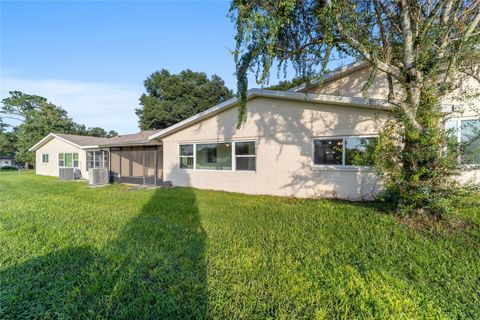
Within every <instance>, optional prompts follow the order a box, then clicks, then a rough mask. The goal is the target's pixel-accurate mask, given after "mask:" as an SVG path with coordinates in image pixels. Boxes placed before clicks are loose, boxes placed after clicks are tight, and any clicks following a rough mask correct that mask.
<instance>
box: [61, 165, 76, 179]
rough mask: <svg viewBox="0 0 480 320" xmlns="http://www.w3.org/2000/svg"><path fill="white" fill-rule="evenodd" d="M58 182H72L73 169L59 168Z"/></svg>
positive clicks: (73, 176)
mask: <svg viewBox="0 0 480 320" xmlns="http://www.w3.org/2000/svg"><path fill="white" fill-rule="evenodd" d="M58 177H59V178H60V180H73V179H74V178H75V175H74V169H73V168H60V169H59V172H58Z"/></svg>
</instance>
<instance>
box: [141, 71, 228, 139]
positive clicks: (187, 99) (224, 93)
mask: <svg viewBox="0 0 480 320" xmlns="http://www.w3.org/2000/svg"><path fill="white" fill-rule="evenodd" d="M145 89H146V91H147V92H146V93H144V94H142V96H141V97H140V105H142V107H141V108H138V109H136V110H135V112H136V114H137V116H138V117H139V125H140V128H141V129H143V130H147V129H163V128H166V127H168V126H171V125H173V124H175V123H178V122H180V121H182V120H184V119H186V118H188V117H191V116H193V115H195V114H197V113H199V112H202V111H204V110H206V109H208V108H210V107H213V106H215V105H216V104H219V103H221V102H224V101H226V100H228V99H230V98H231V97H233V93H232V91H231V90H230V89H228V88H227V87H226V86H225V83H224V82H223V80H222V79H221V78H220V77H219V76H217V75H213V76H212V77H211V78H210V79H209V78H208V77H207V75H206V74H205V73H203V72H194V71H191V70H188V69H187V70H184V71H182V72H180V73H179V74H170V72H168V71H167V70H165V69H162V70H161V71H156V72H154V73H152V74H151V75H150V77H148V78H147V79H146V80H145Z"/></svg>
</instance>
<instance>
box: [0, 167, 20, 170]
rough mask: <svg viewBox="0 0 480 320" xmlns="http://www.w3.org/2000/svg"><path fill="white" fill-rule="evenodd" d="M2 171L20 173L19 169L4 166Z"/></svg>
mask: <svg viewBox="0 0 480 320" xmlns="http://www.w3.org/2000/svg"><path fill="white" fill-rule="evenodd" d="M0 171H18V168H16V167H11V166H4V167H1V168H0Z"/></svg>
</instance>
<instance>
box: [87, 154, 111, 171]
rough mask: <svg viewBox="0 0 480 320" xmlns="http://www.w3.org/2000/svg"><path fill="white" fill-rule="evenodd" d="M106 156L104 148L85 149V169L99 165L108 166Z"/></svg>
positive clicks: (98, 166)
mask: <svg viewBox="0 0 480 320" xmlns="http://www.w3.org/2000/svg"><path fill="white" fill-rule="evenodd" d="M108 156H109V154H108V151H106V150H96V151H87V170H89V169H91V168H100V167H107V168H108V158H109V157H108Z"/></svg>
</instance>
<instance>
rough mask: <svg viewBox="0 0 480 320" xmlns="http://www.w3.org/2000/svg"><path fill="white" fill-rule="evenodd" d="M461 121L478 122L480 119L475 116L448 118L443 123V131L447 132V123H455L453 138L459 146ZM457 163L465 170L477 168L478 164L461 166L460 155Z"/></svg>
mask: <svg viewBox="0 0 480 320" xmlns="http://www.w3.org/2000/svg"><path fill="white" fill-rule="evenodd" d="M462 120H467V121H468V120H478V121H480V118H478V117H476V116H467V117H455V118H449V119H447V120H446V121H445V123H444V125H445V130H448V128H447V122H449V121H455V136H456V138H457V143H459V144H461V143H462V130H461V128H462ZM458 162H459V163H460V164H461V166H462V167H465V168H473V167H478V166H479V165H480V163H469V164H462V155H459V156H458Z"/></svg>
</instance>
